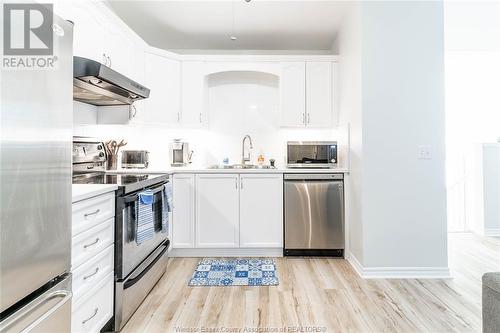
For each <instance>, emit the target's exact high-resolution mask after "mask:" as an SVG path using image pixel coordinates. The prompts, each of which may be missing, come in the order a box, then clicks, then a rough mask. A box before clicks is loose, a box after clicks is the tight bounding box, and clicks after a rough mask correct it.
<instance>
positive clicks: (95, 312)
mask: <svg viewBox="0 0 500 333" xmlns="http://www.w3.org/2000/svg"><path fill="white" fill-rule="evenodd" d="M97 312H99V308H95V310H94V313H93V314H92V315H91V316H90V317H88V318H87V319H85V320H82V325H85V324H86V323H87V322H88V321H89V320H90V319H92V318H94V317H95V316H96V315H97Z"/></svg>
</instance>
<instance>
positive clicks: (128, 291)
mask: <svg viewBox="0 0 500 333" xmlns="http://www.w3.org/2000/svg"><path fill="white" fill-rule="evenodd" d="M105 162H106V153H105V150H104V147H103V143H102V142H99V141H98V140H95V139H91V138H83V137H75V138H74V139H73V184H116V185H118V190H117V191H116V214H115V312H114V321H113V323H112V324H113V325H112V326H113V327H111V329H113V330H116V331H118V330H120V329H121V328H122V327H123V326H124V325H125V323H126V322H127V321H128V320H129V319H130V317H131V316H132V314H133V313H134V312H135V310H136V309H137V308H138V307H139V305H140V304H141V303H142V301H143V300H144V298H145V297H146V296H147V294H148V293H149V292H150V291H151V289H152V288H153V287H154V285H155V284H156V283H157V282H158V280H159V279H160V277H161V276H162V275H163V274H164V273H165V270H166V266H167V250H168V247H169V245H170V241H169V240H168V238H167V233H165V232H164V230H162V214H163V210H162V205H163V202H162V201H163V200H164V196H163V190H164V187H165V184H167V183H168V182H169V177H168V175H148V174H122V173H116V172H115V173H109V172H106V171H105ZM144 190H150V191H151V192H152V193H153V195H154V200H153V204H152V212H153V214H152V216H153V217H152V218H153V220H154V221H153V223H154V236H153V237H152V238H150V239H149V240H147V241H145V242H137V239H136V236H137V235H136V230H137V223H138V222H139V221H138V213H137V212H138V210H137V209H138V208H137V207H138V205H139V195H138V194H139V193H140V192H142V191H144Z"/></svg>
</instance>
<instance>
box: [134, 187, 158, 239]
mask: <svg viewBox="0 0 500 333" xmlns="http://www.w3.org/2000/svg"><path fill="white" fill-rule="evenodd" d="M138 196H139V200H138V202H137V205H136V209H137V211H136V215H135V216H136V217H137V223H136V230H135V242H136V243H137V245H140V244H142V243H144V242H146V241H148V240H150V239H153V238H154V236H155V225H154V214H153V202H154V194H153V192H152V191H150V190H146V191H143V192H140V193H139V194H138Z"/></svg>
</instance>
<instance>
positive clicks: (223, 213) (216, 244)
mask: <svg viewBox="0 0 500 333" xmlns="http://www.w3.org/2000/svg"><path fill="white" fill-rule="evenodd" d="M238 189H239V176H238V175H237V174H199V175H197V176H196V247H200V248H203V247H211V248H225V247H238V246H239V221H238V220H239V210H238V201H239V191H238Z"/></svg>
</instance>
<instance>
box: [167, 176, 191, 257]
mask: <svg viewBox="0 0 500 333" xmlns="http://www.w3.org/2000/svg"><path fill="white" fill-rule="evenodd" d="M173 196H174V198H173V205H174V211H173V218H172V247H173V248H194V247H195V242H194V239H195V238H194V235H195V234H194V233H195V218H194V216H195V215H194V214H195V206H194V203H195V196H196V195H195V175H193V174H176V175H174V180H173Z"/></svg>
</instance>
